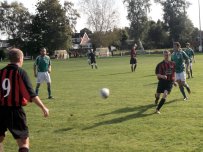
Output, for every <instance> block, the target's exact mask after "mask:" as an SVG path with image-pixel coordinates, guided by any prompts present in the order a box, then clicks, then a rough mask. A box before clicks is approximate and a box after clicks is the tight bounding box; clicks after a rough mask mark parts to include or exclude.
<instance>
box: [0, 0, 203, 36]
mask: <svg viewBox="0 0 203 152" xmlns="http://www.w3.org/2000/svg"><path fill="white" fill-rule="evenodd" d="M0 1H3V0H0ZM7 1H8V2H9V3H10V2H13V1H14V0H7ZM15 1H17V2H21V3H23V4H24V6H25V7H26V8H28V9H29V11H30V12H31V13H35V5H36V3H37V1H38V0H15ZM59 1H60V3H61V4H63V3H64V1H65V0H59ZM69 1H71V2H73V3H74V6H75V9H78V7H77V5H78V0H69ZM115 1H116V4H115V5H117V7H118V8H119V9H118V10H119V14H120V22H119V25H118V26H119V27H121V28H122V27H125V26H129V22H128V20H127V19H126V16H127V11H126V8H125V6H123V4H122V1H123V0H115ZM189 1H190V3H191V5H190V7H189V8H188V9H187V15H188V17H189V19H191V21H192V22H193V24H194V26H195V27H197V28H199V7H198V0H189ZM199 1H200V7H201V14H203V0H199ZM152 2H153V0H152ZM78 10H79V9H78ZM78 12H79V11H78ZM79 13H80V14H82V13H81V12H79ZM162 15H163V12H162V10H161V6H160V5H156V4H154V3H152V6H151V12H150V13H149V17H150V18H151V19H152V20H154V21H157V20H158V19H161V20H162ZM201 26H203V15H202V16H201ZM85 27H87V28H88V26H87V25H86V17H85V16H82V15H81V18H79V19H78V21H77V25H76V30H77V31H78V32H79V31H80V30H81V29H83V28H85Z"/></svg>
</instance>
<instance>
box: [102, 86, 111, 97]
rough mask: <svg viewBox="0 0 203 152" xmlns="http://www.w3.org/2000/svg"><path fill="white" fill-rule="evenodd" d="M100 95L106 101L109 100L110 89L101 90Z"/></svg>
mask: <svg viewBox="0 0 203 152" xmlns="http://www.w3.org/2000/svg"><path fill="white" fill-rule="evenodd" d="M100 95H101V97H102V98H104V99H106V98H108V97H109V95H110V91H109V89H108V88H102V89H101V90H100Z"/></svg>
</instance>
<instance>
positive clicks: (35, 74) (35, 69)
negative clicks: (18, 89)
mask: <svg viewBox="0 0 203 152" xmlns="http://www.w3.org/2000/svg"><path fill="white" fill-rule="evenodd" d="M33 70H34V76H35V77H37V66H36V64H34V66H33Z"/></svg>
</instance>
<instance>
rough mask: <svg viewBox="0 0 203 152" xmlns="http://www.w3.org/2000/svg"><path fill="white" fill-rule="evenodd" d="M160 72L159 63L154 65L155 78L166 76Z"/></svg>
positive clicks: (164, 77)
mask: <svg viewBox="0 0 203 152" xmlns="http://www.w3.org/2000/svg"><path fill="white" fill-rule="evenodd" d="M160 73H162V72H161V66H160V64H158V65H157V66H156V69H155V74H156V76H157V78H158V79H167V76H166V75H162V74H160Z"/></svg>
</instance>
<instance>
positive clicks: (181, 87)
mask: <svg viewBox="0 0 203 152" xmlns="http://www.w3.org/2000/svg"><path fill="white" fill-rule="evenodd" d="M179 89H180V92H181V93H182V95H183V97H184V98H186V94H185V90H184V87H183V86H182V85H181V86H179Z"/></svg>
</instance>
